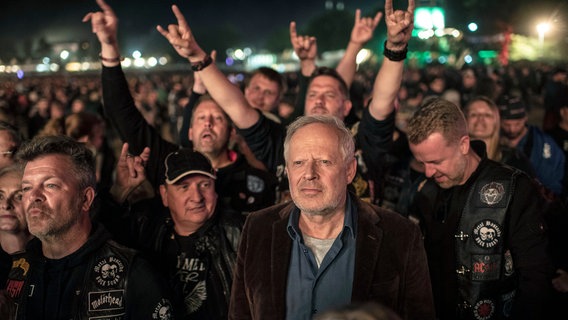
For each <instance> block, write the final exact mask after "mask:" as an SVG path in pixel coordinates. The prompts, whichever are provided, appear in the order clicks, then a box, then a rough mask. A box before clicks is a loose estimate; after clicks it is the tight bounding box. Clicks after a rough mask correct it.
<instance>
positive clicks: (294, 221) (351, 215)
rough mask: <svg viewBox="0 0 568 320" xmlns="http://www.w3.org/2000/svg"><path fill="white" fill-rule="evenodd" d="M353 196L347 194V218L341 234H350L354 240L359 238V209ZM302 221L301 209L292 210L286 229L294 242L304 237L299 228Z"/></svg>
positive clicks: (294, 208)
mask: <svg viewBox="0 0 568 320" xmlns="http://www.w3.org/2000/svg"><path fill="white" fill-rule="evenodd" d="M352 196H353V195H351V194H350V193H349V192H348V193H347V197H346V202H345V216H344V218H343V231H342V232H341V233H340V234H339V236H342V235H343V233H344V232H349V234H350V235H351V237H352V238H353V239H355V238H356V236H357V209H356V208H355V204H354V203H353V202H354V201H352V200H351V197H352ZM299 221H300V209H299V208H298V207H296V206H294V207H293V208H292V212H291V213H290V217H289V218H288V226H287V227H286V229H287V230H288V235H289V236H290V238H292V240H294V239H296V238H297V237H300V238H301V236H302V232H301V231H300V226H299Z"/></svg>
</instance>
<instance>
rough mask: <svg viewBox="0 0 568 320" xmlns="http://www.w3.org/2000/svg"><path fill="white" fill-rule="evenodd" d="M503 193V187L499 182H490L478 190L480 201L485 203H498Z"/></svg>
mask: <svg viewBox="0 0 568 320" xmlns="http://www.w3.org/2000/svg"><path fill="white" fill-rule="evenodd" d="M504 195H505V187H504V186H503V184H502V183H499V182H490V183H488V184H486V185H484V186H483V187H482V188H481V190H479V196H480V199H481V202H483V203H485V204H487V205H490V206H492V205H495V204H498V203H499V201H501V200H502V199H503V196H504Z"/></svg>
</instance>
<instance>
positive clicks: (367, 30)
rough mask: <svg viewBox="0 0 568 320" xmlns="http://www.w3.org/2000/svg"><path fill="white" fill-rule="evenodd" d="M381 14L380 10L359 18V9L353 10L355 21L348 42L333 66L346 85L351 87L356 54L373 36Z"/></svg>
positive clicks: (355, 66) (355, 69) (355, 68)
mask: <svg viewBox="0 0 568 320" xmlns="http://www.w3.org/2000/svg"><path fill="white" fill-rule="evenodd" d="M382 16H383V13H382V12H377V14H376V15H375V17H366V18H361V10H360V9H357V10H356V11H355V23H354V24H353V29H352V30H351V37H350V38H349V43H348V44H347V48H345V54H344V55H343V58H341V61H339V64H338V65H337V67H336V68H335V70H337V73H339V74H340V75H341V77H342V78H343V80H344V81H345V83H346V84H347V86H348V87H351V83H353V78H354V77H355V72H357V61H356V60H357V54H358V53H359V51H360V50H361V49H363V46H365V44H367V42H369V40H371V38H372V37H373V33H374V32H375V28H377V25H378V24H379V22H380V21H381V18H382Z"/></svg>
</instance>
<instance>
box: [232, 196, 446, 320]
mask: <svg viewBox="0 0 568 320" xmlns="http://www.w3.org/2000/svg"><path fill="white" fill-rule="evenodd" d="M352 200H353V201H354V203H355V206H356V207H357V212H358V214H357V216H358V218H357V219H358V221H357V241H356V246H357V247H356V254H355V274H354V279H353V291H352V298H351V300H352V302H365V301H376V302H379V303H381V304H383V305H386V306H388V307H390V308H392V309H393V310H394V311H396V312H397V313H398V314H399V315H400V316H401V317H402V318H403V319H420V320H427V319H434V317H435V312H434V303H433V298H432V287H431V284H430V277H429V273H428V264H427V260H426V252H425V251H424V245H423V240H422V234H421V232H420V229H419V228H418V226H417V225H415V224H414V223H412V222H410V221H409V220H408V219H406V218H405V217H403V216H401V215H399V214H397V213H394V212H391V211H387V210H384V209H381V208H379V207H377V206H374V205H370V204H368V203H366V202H362V201H360V200H358V199H356V198H355V197H352ZM293 205H294V204H293V203H288V204H281V205H275V206H272V207H269V208H266V209H263V210H261V211H258V212H255V213H252V214H250V215H249V216H248V217H247V221H246V223H245V226H244V229H243V233H242V238H241V242H240V246H239V252H238V255H237V264H236V269H235V275H234V278H233V287H232V292H231V301H230V306H229V319H285V317H286V283H287V275H288V266H289V263H290V254H291V250H292V239H291V238H290V236H289V234H288V232H287V230H286V227H287V224H288V217H289V215H290V212H291V210H292V208H293ZM338 281H341V279H338ZM307 303H309V302H307ZM338 307H340V306H338Z"/></svg>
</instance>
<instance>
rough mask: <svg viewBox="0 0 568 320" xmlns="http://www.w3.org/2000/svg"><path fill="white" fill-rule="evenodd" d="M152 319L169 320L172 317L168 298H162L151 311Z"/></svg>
mask: <svg viewBox="0 0 568 320" xmlns="http://www.w3.org/2000/svg"><path fill="white" fill-rule="evenodd" d="M152 319H159V320H170V319H173V315H172V304H171V303H170V301H169V300H168V299H162V300H161V301H160V302H158V305H156V307H155V308H154V312H152Z"/></svg>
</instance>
